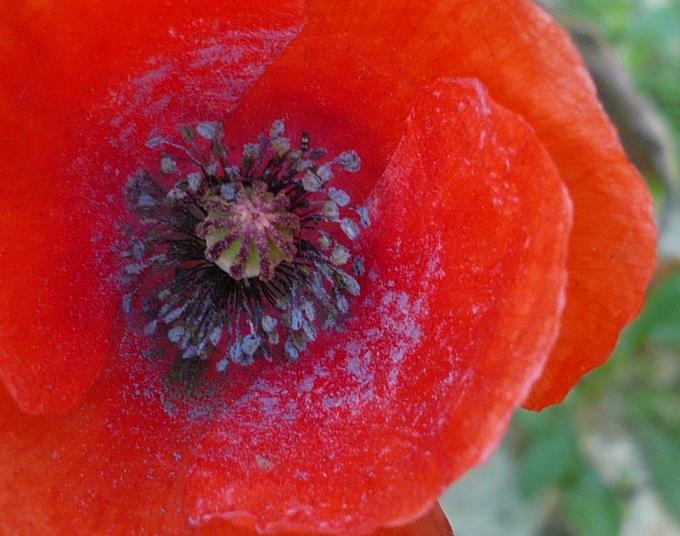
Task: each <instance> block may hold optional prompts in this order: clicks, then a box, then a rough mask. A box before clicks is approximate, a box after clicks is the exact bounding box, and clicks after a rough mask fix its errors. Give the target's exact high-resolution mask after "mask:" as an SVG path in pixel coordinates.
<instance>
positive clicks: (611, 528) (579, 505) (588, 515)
mask: <svg viewBox="0 0 680 536" xmlns="http://www.w3.org/2000/svg"><path fill="white" fill-rule="evenodd" d="M582 469H583V470H584V471H583V472H582V473H581V474H580V475H579V477H578V479H577V480H576V482H575V484H574V485H573V486H571V487H569V488H567V489H566V490H565V494H564V500H565V506H566V510H567V513H568V515H569V522H570V524H571V525H572V528H573V529H574V530H575V531H576V534H578V535H579V536H617V535H618V534H619V529H620V526H621V510H620V507H619V505H618V503H617V501H616V497H615V496H614V494H613V493H612V491H611V490H610V489H609V488H608V487H607V486H605V485H604V483H603V482H602V480H601V479H600V477H599V475H598V474H597V473H596V472H595V471H594V470H593V469H592V468H589V467H588V466H584V467H582Z"/></svg>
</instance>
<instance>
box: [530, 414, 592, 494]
mask: <svg viewBox="0 0 680 536" xmlns="http://www.w3.org/2000/svg"><path fill="white" fill-rule="evenodd" d="M530 417H533V419H532V420H533V422H531V423H530V424H529V426H531V432H530V437H529V438H528V439H529V443H528V446H527V449H526V450H525V452H524V453H523V454H521V455H520V457H519V468H518V472H519V485H520V491H521V492H522V494H523V495H524V496H525V497H527V498H530V497H533V496H535V495H536V494H537V493H539V492H540V491H541V490H543V489H544V488H546V487H550V486H553V485H557V484H561V483H562V482H564V481H565V480H566V479H567V478H569V476H570V475H572V474H574V472H575V471H577V469H578V464H579V462H580V454H579V451H578V447H577V443H576V437H575V435H574V430H573V428H572V425H571V421H570V418H569V414H568V413H567V412H566V411H564V410H562V408H555V409H551V410H547V411H545V412H544V413H542V414H540V415H535V414H534V415H530ZM522 420H524V421H526V420H528V419H527V417H526V416H523V417H522Z"/></svg>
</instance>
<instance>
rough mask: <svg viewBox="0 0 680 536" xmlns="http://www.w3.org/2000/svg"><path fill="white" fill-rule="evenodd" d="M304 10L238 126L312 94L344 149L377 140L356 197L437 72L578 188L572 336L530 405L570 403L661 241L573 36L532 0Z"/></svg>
mask: <svg viewBox="0 0 680 536" xmlns="http://www.w3.org/2000/svg"><path fill="white" fill-rule="evenodd" d="M307 4H308V13H309V23H308V25H307V26H306V28H305V32H304V33H303V35H301V37H300V38H299V39H297V40H296V41H295V42H294V43H292V45H291V46H290V47H289V48H288V50H287V51H286V53H285V54H283V55H282V57H281V58H280V59H279V61H277V62H276V64H275V65H274V66H273V68H272V69H271V70H270V71H269V72H268V73H267V75H266V76H265V77H263V78H262V79H260V80H259V81H258V83H257V84H256V85H255V86H254V87H253V91H251V92H249V94H248V95H247V96H246V98H245V99H244V101H243V103H242V104H243V106H242V107H240V108H239V109H238V110H237V111H236V118H235V122H236V123H239V124H240V123H242V122H243V121H244V120H245V118H247V117H257V116H258V110H266V109H265V108H263V106H262V103H263V102H269V103H272V106H273V105H274V104H275V105H276V106H277V107H278V105H279V103H280V104H281V107H282V108H283V109H286V108H287V107H288V106H290V105H292V104H293V103H295V102H296V101H295V99H299V100H304V102H305V104H306V105H307V107H308V114H307V115H305V121H306V122H307V123H309V122H310V121H313V118H315V117H316V118H318V122H319V123H321V124H326V125H328V130H329V131H331V132H328V133H324V135H326V136H328V137H329V138H330V137H332V136H333V132H332V130H333V128H335V134H334V135H335V138H338V139H340V140H342V142H343V143H344V145H347V146H350V147H356V148H359V149H360V148H362V147H364V146H369V147H370V148H371V151H370V154H368V155H365V156H364V161H365V169H366V170H367V173H366V175H364V176H363V179H364V180H363V181H362V182H361V183H359V184H355V185H354V188H355V190H354V192H355V195H356V196H357V197H358V198H361V196H362V195H365V194H366V193H367V192H369V191H370V189H371V187H372V185H373V183H374V181H375V180H376V178H377V177H378V176H379V174H380V173H381V171H382V169H384V166H385V164H386V162H387V160H388V159H389V157H390V155H391V151H392V147H393V146H394V144H395V143H396V142H397V140H398V139H399V136H400V133H401V130H400V129H401V124H402V122H403V120H404V118H405V117H406V114H407V113H408V110H409V106H410V103H411V102H412V99H413V98H414V95H415V93H416V91H417V90H418V88H419V87H422V85H424V84H426V83H428V81H429V80H432V79H434V78H436V77H438V76H454V77H456V76H458V77H459V76H465V77H473V78H477V79H479V80H480V81H481V82H482V83H483V84H484V85H485V86H487V87H488V88H489V91H490V93H491V95H492V96H493V98H494V99H495V100H496V101H497V102H498V103H499V104H501V105H503V106H504V107H506V108H508V109H509V110H512V111H514V112H516V113H518V114H520V115H522V116H523V117H524V118H525V119H526V120H527V121H528V122H529V123H530V124H531V125H532V126H533V127H534V129H535V130H536V134H537V136H538V138H539V140H540V141H541V143H542V144H543V145H544V146H545V148H546V149H547V150H548V152H549V154H550V156H551V158H552V159H553V161H554V162H555V164H556V165H557V167H558V169H559V172H560V176H561V177H562V179H563V180H564V182H565V183H566V185H567V188H568V189H569V192H570V194H571V196H572V199H573V202H574V214H575V216H574V218H575V223H574V229H573V233H572V242H571V245H570V254H569V255H570V256H569V271H570V284H569V287H568V290H567V306H566V310H565V314H564V320H563V327H562V331H561V335H560V338H559V340H558V341H557V343H556V346H555V349H554V350H553V352H552V354H551V358H550V361H549V363H548V365H547V367H546V369H545V373H544V375H543V376H542V377H541V378H540V379H539V380H538V381H537V384H536V386H535V388H534V390H533V392H532V394H531V396H530V398H529V400H528V401H527V403H526V405H527V407H531V408H533V409H540V408H542V407H545V406H546V405H549V404H552V403H556V402H559V401H560V400H561V399H562V398H563V397H564V396H565V395H566V393H567V392H568V391H569V389H570V388H571V387H572V386H573V385H574V384H575V383H576V382H577V381H578V379H579V378H580V377H581V376H582V375H583V374H585V373H586V372H587V371H589V370H590V369H592V368H593V367H595V366H597V365H599V364H601V363H602V362H604V361H605V360H606V359H607V357H608V356H609V354H610V353H611V351H612V348H613V346H614V344H615V342H616V340H617V338H618V335H619V333H620V332H621V329H622V328H623V327H624V326H625V325H626V324H627V323H628V322H630V321H631V320H632V319H633V318H634V317H635V316H636V315H637V313H638V312H639V310H640V307H641V305H642V301H643V298H644V294H645V290H646V288H647V284H648V282H649V280H650V278H651V275H652V272H653V269H654V260H655V241H656V229H655V225H654V219H653V214H652V203H651V197H650V194H649V191H648V189H647V188H646V186H645V184H644V182H643V181H642V179H641V178H640V176H639V174H638V173H637V171H636V170H635V169H634V167H633V166H632V165H631V164H630V162H629V161H628V159H627V157H626V155H625V153H624V151H623V149H622V147H621V144H620V143H619V140H618V137H617V134H616V131H615V129H614V127H613V126H612V124H611V123H610V121H609V119H608V118H607V116H606V114H605V113H604V111H603V110H602V107H601V105H600V103H599V101H598V99H597V95H596V90H595V87H594V85H593V83H592V81H591V79H590V77H589V75H588V73H587V70H586V68H585V66H584V64H583V62H582V60H581V59H580V57H579V55H578V52H577V51H576V48H575V47H574V46H573V44H572V43H571V41H570V39H569V37H568V35H567V34H566V32H564V31H563V30H562V29H560V28H559V26H558V25H557V24H555V23H554V22H553V20H552V19H551V18H550V17H549V15H547V14H546V13H545V12H544V11H543V10H542V9H540V8H539V7H537V6H536V5H535V3H534V2H532V1H530V0H509V1H505V0H435V1H431V2H421V3H413V2H409V1H407V0H384V1H375V2H372V3H371V9H370V10H367V9H362V8H361V5H362V3H361V2H354V3H352V2H350V3H342V4H341V3H334V2H326V1H324V0H309V2H307ZM328 28H333V34H332V36H329V34H328ZM329 64H332V65H334V68H332V69H329V68H328V65H329ZM314 73H322V74H321V75H319V76H316V75H315V74H314ZM290 95H293V97H292V98H291V97H290ZM300 96H304V99H302V98H300ZM272 106H270V107H269V110H271V109H272ZM348 110H349V111H351V112H350V113H347V111H348ZM296 113H300V114H301V113H302V112H296Z"/></svg>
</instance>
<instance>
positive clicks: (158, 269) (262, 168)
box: [123, 120, 370, 372]
mask: <svg viewBox="0 0 680 536" xmlns="http://www.w3.org/2000/svg"><path fill="white" fill-rule="evenodd" d="M285 134H286V133H285V125H284V122H283V121H281V120H278V121H275V122H274V123H273V124H272V126H271V128H270V129H269V133H268V135H265V134H261V135H260V136H259V137H258V141H257V143H249V144H246V145H245V146H244V147H243V153H242V159H241V161H240V163H238V164H233V163H231V162H230V161H229V154H228V151H227V149H226V146H225V145H224V137H225V133H224V129H223V127H222V125H221V124H220V123H219V122H216V121H203V122H200V123H198V124H196V125H195V126H189V125H183V126H181V127H180V137H181V139H182V140H183V142H184V144H186V145H183V144H181V143H175V142H172V141H170V140H167V139H165V138H163V137H160V136H158V137H155V138H152V139H150V140H149V141H148V142H147V144H146V145H147V147H150V148H161V147H162V148H163V150H164V153H163V154H162V156H161V160H160V166H159V169H160V171H161V174H162V175H165V176H166V177H171V176H173V177H174V176H177V175H178V174H180V173H182V174H183V176H184V178H183V179H180V180H178V181H177V182H176V183H175V184H171V185H167V188H166V187H165V186H164V185H162V183H161V181H160V180H158V179H156V178H155V177H154V176H153V175H152V174H151V173H149V172H146V171H140V172H138V173H137V174H135V175H133V176H132V177H130V179H129V181H128V186H127V188H126V193H125V194H126V200H127V204H128V207H129V208H130V210H132V211H133V212H135V214H137V216H138V218H139V229H138V231H139V232H140V236H133V237H131V238H130V243H129V249H128V250H126V251H125V252H124V253H123V255H124V256H126V257H127V258H129V259H131V260H132V262H130V263H129V264H128V265H127V266H126V268H125V270H124V272H125V273H124V276H123V277H124V280H125V282H126V283H127V284H128V285H129V286H130V292H128V293H126V299H125V300H124V308H125V310H126V313H127V314H129V315H132V314H133V303H141V304H142V305H143V307H142V309H143V311H142V312H143V314H144V316H145V320H144V322H143V328H142V329H143V332H144V334H145V335H147V336H149V337H151V336H154V337H155V336H156V334H157V333H158V332H159V331H163V333H164V338H165V339H166V340H167V341H169V342H170V343H171V344H172V345H174V346H176V347H177V351H178V359H180V360H187V359H189V360H194V359H198V360H206V359H208V358H210V357H211V356H215V360H214V366H215V368H216V370H217V371H219V372H225V371H227V370H228V368H229V367H228V365H229V363H234V364H240V365H248V364H250V363H252V362H253V361H254V360H255V359H257V358H259V357H263V358H264V359H266V360H272V359H274V358H277V357H279V358H283V359H285V360H288V361H291V362H293V361H296V360H298V359H300V357H301V355H302V354H303V353H304V351H305V350H306V348H307V346H308V344H309V343H311V342H313V341H315V340H316V339H317V338H318V336H319V331H320V330H327V329H335V328H337V327H338V325H339V324H340V323H341V322H342V319H343V317H345V316H346V315H347V314H348V313H349V310H350V302H351V300H352V299H353V298H354V297H356V296H358V295H359V294H360V292H361V288H360V285H359V282H358V281H357V279H356V278H355V276H356V277H360V276H362V275H363V274H364V273H365V268H364V261H363V259H362V258H361V257H356V256H353V255H352V247H351V243H352V242H353V241H355V240H357V239H358V237H359V236H360V234H361V229H362V228H365V227H367V226H368V225H370V219H369V217H368V212H367V211H366V210H365V209H363V208H361V207H352V206H351V198H350V196H349V194H347V192H345V191H344V190H341V189H339V188H336V187H329V183H331V182H332V180H333V178H334V176H335V173H337V172H351V173H354V172H357V171H359V169H360V166H361V160H360V158H359V156H358V155H357V153H356V152H355V151H352V150H350V151H345V152H343V153H341V154H340V155H339V156H337V157H336V158H334V159H331V160H329V161H325V162H322V161H321V160H322V159H323V158H324V157H325V155H326V151H325V149H321V148H314V147H312V146H311V142H310V136H309V134H307V133H303V134H302V135H301V138H300V144H299V146H298V147H293V146H292V143H291V141H290V138H289V137H286V136H285ZM201 140H205V141H201ZM202 145H204V147H203V149H201V146H202ZM199 151H202V153H203V155H202V156H201V154H200V152H199ZM175 153H176V154H175ZM185 167H188V168H190V169H184V168H185ZM350 261H351V262H350ZM348 270H349V271H351V272H352V274H354V275H352V274H350V273H349V271H348ZM149 276H152V277H149ZM149 281H156V283H149ZM140 294H141V296H139V297H140V298H141V299H139V300H135V299H134V297H135V295H140Z"/></svg>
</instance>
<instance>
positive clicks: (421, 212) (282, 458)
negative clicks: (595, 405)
mask: <svg viewBox="0 0 680 536" xmlns="http://www.w3.org/2000/svg"><path fill="white" fill-rule="evenodd" d="M414 106H415V107H414V110H413V112H412V114H411V116H410V119H409V121H408V122H407V124H406V130H405V132H404V134H403V136H402V139H401V141H400V143H399V146H398V148H397V150H396V152H395V153H394V154H393V156H392V159H391V161H390V164H389V166H388V168H387V170H386V171H385V174H384V176H383V178H382V179H381V181H380V182H379V183H378V184H377V185H376V187H375V189H374V191H373V194H372V196H371V197H370V206H371V212H372V219H373V227H372V228H371V229H370V230H369V231H368V232H367V235H366V237H365V242H364V246H363V248H362V251H363V254H364V255H365V256H366V265H367V269H368V276H367V278H365V280H364V281H363V283H362V285H363V293H362V297H361V298H360V300H359V301H358V302H357V303H356V304H355V305H354V311H355V312H356V316H355V317H354V318H353V319H351V320H349V321H348V322H347V323H346V324H345V326H344V328H345V329H344V330H343V332H341V333H328V332H325V333H324V335H323V336H322V337H321V338H320V340H319V341H317V343H316V344H315V345H312V346H311V348H310V350H309V354H308V355H307V356H306V357H305V358H304V359H301V360H300V362H298V363H296V364H295V366H290V367H273V366H267V367H263V368H262V369H261V370H260V371H259V372H258V373H257V376H256V377H253V376H252V374H251V375H250V376H247V375H246V374H245V373H244V374H243V375H239V374H238V372H237V373H235V374H233V375H232V376H231V379H230V389H232V390H234V392H235V393H238V396H237V397H235V398H233V399H232V400H231V401H230V402H229V403H228V404H227V408H225V412H224V414H223V415H221V416H218V417H217V418H215V419H213V420H212V421H211V422H210V424H209V427H208V431H207V436H206V439H205V440H204V442H203V443H202V445H201V449H200V450H199V456H200V459H199V460H198V461H197V466H196V469H195V471H194V472H193V474H192V475H191V477H190V479H189V481H188V491H189V493H190V501H191V511H192V514H193V519H194V520H195V521H196V522H202V521H203V522H204V521H209V520H211V519H215V518H220V519H227V520H231V521H233V522H235V523H237V524H243V525H245V526H249V527H251V528H257V529H258V530H260V531H263V532H269V533H274V532H276V531H279V530H298V531H302V532H304V531H310V530H322V531H332V532H334V533H341V534H362V533H365V532H368V531H370V530H373V529H375V527H377V526H381V525H392V524H395V523H400V522H404V521H409V520H411V519H413V518H415V517H417V516H418V515H420V514H421V513H422V512H423V508H424V506H426V505H429V504H432V503H433V502H434V501H435V500H436V498H437V496H438V494H439V493H440V492H441V491H442V489H443V488H444V486H446V485H447V484H448V483H449V482H450V481H451V480H452V479H454V478H455V477H457V476H458V475H460V474H461V473H463V472H464V471H465V470H467V469H469V468H470V467H471V466H472V465H474V464H476V463H478V462H479V461H480V460H481V459H483V458H484V457H485V456H486V455H487V453H488V452H489V451H490V449H491V448H492V447H493V446H495V445H496V443H497V442H498V440H499V438H500V436H501V434H502V433H503V431H504V430H505V427H506V424H507V422H508V419H509V417H510V414H511V413H512V411H513V410H514V409H515V408H516V407H517V406H518V405H519V404H520V403H521V402H522V400H524V397H525V396H526V394H527V392H528V389H529V387H530V386H531V384H532V383H533V381H534V380H535V378H536V377H537V375H538V374H539V373H540V371H541V370H542V367H543V365H544V364H545V360H546V359H547V355H548V352H549V350H550V348H551V346H552V344H553V343H554V340H555V338H556V336H557V332H558V328H559V317H560V313H561V310H562V304H563V287H564V284H565V281H566V268H565V262H566V247H567V246H566V244H567V240H568V234H569V226H570V203H569V200H568V197H567V195H566V191H565V190H564V188H563V185H562V183H561V181H560V180H559V177H558V175H557V171H556V169H555V167H554V165H553V164H552V162H551V160H550V158H549V157H548V156H547V153H546V152H545V151H544V150H543V149H542V147H541V146H540V144H539V143H538V141H537V140H536V138H535V136H534V134H533V131H532V130H531V128H530V127H528V126H527V125H526V123H525V122H524V121H523V120H522V119H521V118H519V117H518V116H516V115H513V114H512V113H509V112H507V111H505V110H504V109H502V108H500V107H499V106H497V105H496V104H494V103H492V102H491V101H490V100H489V99H488V97H487V95H486V93H485V91H484V89H483V88H482V86H481V85H480V84H479V83H478V82H473V81H453V80H447V81H441V82H439V83H437V84H436V85H435V86H433V87H430V88H429V89H428V90H427V91H424V92H421V94H420V95H419V97H418V98H417V99H416V104H415V105H414ZM298 109H299V110H301V109H302V108H301V107H300V108H296V110H298ZM301 113H302V115H303V116H306V113H305V112H304V111H303V112H301ZM289 117H290V121H291V122H293V123H294V118H293V112H291V113H290V116H289Z"/></svg>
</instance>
